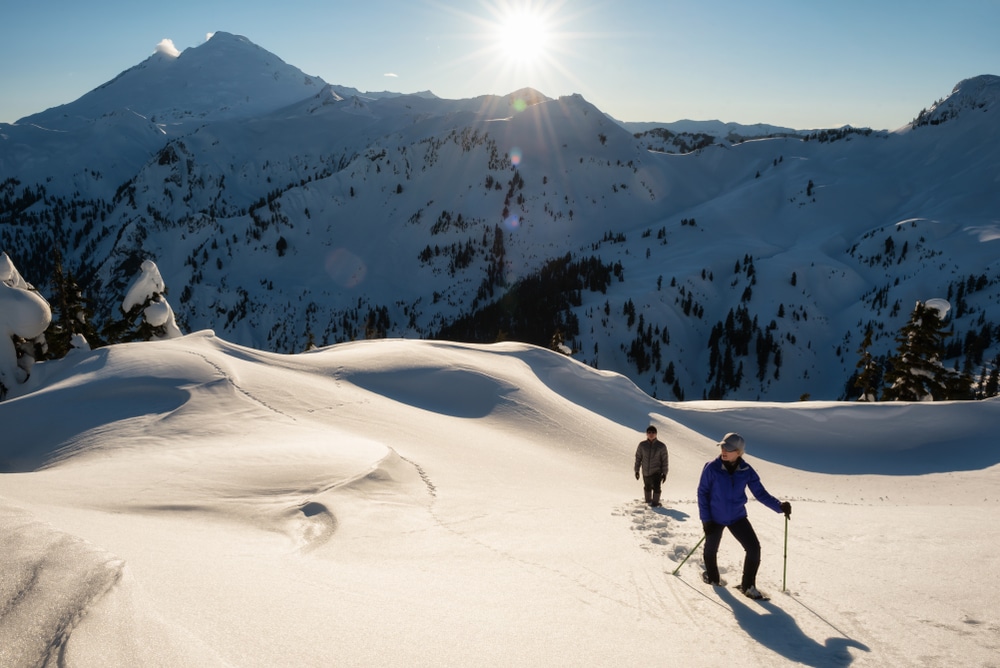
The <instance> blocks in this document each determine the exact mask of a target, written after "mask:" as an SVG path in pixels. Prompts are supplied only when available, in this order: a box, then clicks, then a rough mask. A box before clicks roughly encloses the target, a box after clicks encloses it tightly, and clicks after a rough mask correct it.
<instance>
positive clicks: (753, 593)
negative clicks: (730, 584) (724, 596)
mask: <svg viewBox="0 0 1000 668" xmlns="http://www.w3.org/2000/svg"><path fill="white" fill-rule="evenodd" d="M736 588H737V589H739V590H740V593H741V594H743V595H744V596H746V597H747V598H752V599H753V600H755V601H767V600H768V598H767V596H764V595H763V594H761V593H760V590H759V589H757V587H754V586H753V585H750V586H749V587H744V586H743V585H736Z"/></svg>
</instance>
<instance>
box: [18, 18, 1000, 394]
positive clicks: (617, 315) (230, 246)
mask: <svg viewBox="0 0 1000 668" xmlns="http://www.w3.org/2000/svg"><path fill="white" fill-rule="evenodd" d="M221 75H224V78H225V80H226V82H227V84H226V85H225V86H222V85H220V84H219V77H220V76H221ZM997 80H998V79H997V77H993V76H983V77H976V78H973V79H970V80H967V81H964V82H961V83H960V84H959V85H958V86H957V87H956V90H955V91H954V93H953V94H952V95H951V96H948V97H946V98H943V99H942V100H940V101H939V103H937V104H935V105H933V106H932V107H931V111H930V112H926V113H920V112H917V111H916V110H915V118H917V122H915V123H914V124H913V125H912V126H908V127H907V128H904V129H902V130H900V131H898V132H894V133H884V132H879V133H870V132H865V131H854V130H851V129H841V130H840V131H836V132H830V133H825V134H824V133H812V134H808V135H807V137H808V138H806V139H804V138H803V137H800V136H794V137H789V136H783V137H774V138H761V139H756V140H752V141H746V142H743V143H739V144H731V143H730V142H729V141H727V140H726V139H725V138H723V137H719V138H718V140H717V141H718V143H717V144H715V145H712V146H709V147H707V148H704V149H702V150H699V151H696V152H694V153H689V154H683V155H681V154H668V153H663V152H658V151H650V150H648V145H649V142H648V141H646V140H645V139H642V138H636V137H634V136H633V135H632V134H630V133H629V132H628V131H627V130H625V129H624V128H622V127H621V126H620V125H619V124H617V123H616V122H614V121H612V120H611V119H609V118H608V117H607V116H606V115H605V114H604V113H602V112H601V111H600V110H599V109H597V108H596V107H594V106H593V105H591V104H590V103H589V102H587V101H586V100H585V99H583V98H581V97H579V96H568V97H564V98H561V99H558V100H553V99H549V98H547V97H545V96H544V95H542V94H541V93H538V92H536V91H531V90H523V91H516V92H514V93H511V94H509V95H503V96H486V97H483V98H477V99H475V100H457V101H455V100H442V99H438V98H434V97H433V96H425V95H421V96H391V95H368V94H359V93H358V91H353V90H350V89H347V88H345V87H342V86H327V85H326V84H325V83H324V82H322V81H320V80H319V79H316V78H315V77H307V76H306V75H304V74H302V73H301V72H300V71H298V70H296V69H295V68H294V67H292V66H290V65H287V64H285V63H283V62H282V61H281V60H280V59H279V58H277V57H276V56H273V55H272V54H268V53H267V52H266V51H263V50H262V49H260V48H259V47H256V46H255V45H253V44H252V43H251V42H249V41H248V40H246V39H245V38H241V37H236V36H233V35H227V34H225V33H218V34H216V36H215V37H213V39H211V40H209V41H208V42H207V43H206V44H205V45H203V46H200V47H198V48H197V49H189V50H187V51H185V52H184V53H182V54H181V55H180V56H178V57H175V58H171V57H170V56H167V55H163V54H157V55H155V56H153V57H151V59H150V60H149V61H146V62H145V63H143V64H141V65H140V66H137V67H136V68H133V69H132V70H129V71H127V72H125V73H123V74H122V75H121V76H120V77H119V78H117V79H115V80H113V81H112V82H109V84H107V85H106V86H104V87H102V88H100V89H97V90H95V91H93V92H92V93H90V94H88V95H86V96H84V97H83V98H81V99H80V100H78V101H76V102H74V103H71V104H68V105H65V106H64V107H62V108H57V109H55V110H49V111H47V112H42V113H41V114H38V115H36V116H33V117H30V118H29V119H25V120H24V121H22V122H19V123H18V124H17V125H5V126H3V127H0V220H2V221H3V224H0V246H3V247H4V248H5V249H6V250H7V251H8V253H9V254H10V255H11V257H12V258H14V260H15V262H17V264H18V266H19V267H21V268H22V269H23V270H24V271H25V273H26V275H27V278H28V279H29V280H31V281H32V282H33V283H34V284H36V285H40V286H41V285H44V284H45V282H46V280H47V276H48V274H49V273H50V267H51V258H50V253H49V249H50V248H51V247H52V246H53V245H55V246H58V247H60V248H61V250H62V253H63V256H64V257H65V258H67V263H68V265H69V266H70V267H73V268H74V269H75V270H76V273H77V274H78V275H80V276H82V277H84V278H86V279H88V282H89V284H90V285H91V286H92V289H93V290H94V292H95V294H93V295H92V298H93V299H95V300H96V301H97V306H98V309H97V310H98V314H97V315H98V318H99V319H100V320H102V321H107V320H111V319H113V318H115V317H118V315H120V314H119V313H118V312H117V311H116V310H115V309H116V308H117V305H118V304H120V302H121V296H122V294H123V291H124V289H125V288H126V286H127V285H128V284H129V282H130V281H131V280H132V278H133V277H134V273H135V272H136V271H137V270H138V267H139V266H140V264H141V262H142V260H144V259H152V260H154V261H155V262H156V263H157V265H158V267H159V268H160V270H161V272H162V275H163V277H164V279H165V281H166V284H167V286H168V289H170V291H171V292H170V299H171V302H172V306H173V308H174V311H175V312H176V314H177V317H178V320H179V323H180V324H181V326H182V328H184V329H185V331H194V330H198V329H203V328H213V329H215V330H217V331H219V332H220V333H221V334H224V335H225V336H226V337H227V338H228V339H230V340H233V341H235V342H237V343H240V344H242V345H247V346H250V347H254V348H258V349H266V350H273V351H277V352H296V351H300V350H304V349H305V348H306V347H307V345H308V343H309V341H315V342H316V343H318V344H320V345H325V344H330V343H335V342H341V341H348V340H353V339H361V338H364V337H365V336H366V332H369V333H370V332H371V328H370V327H369V324H370V323H371V322H375V321H379V322H383V323H385V324H386V326H384V327H381V328H379V329H378V331H376V332H375V334H374V335H387V336H392V337H408V338H427V337H433V336H435V334H436V333H437V332H439V331H441V329H442V328H443V327H445V326H447V325H449V324H450V323H452V322H454V321H455V320H456V319H458V318H461V317H463V316H470V315H471V314H473V313H475V310H476V309H477V308H481V307H483V306H484V305H486V302H487V301H488V300H489V299H496V298H499V297H500V296H502V295H503V294H504V293H505V292H506V291H507V290H509V289H510V288H511V286H513V285H515V284H516V282H517V281H518V280H521V279H526V278H530V277H532V276H535V275H537V272H539V271H540V270H541V269H542V268H543V267H544V266H545V265H546V263H548V262H550V261H551V260H552V259H553V258H563V257H565V256H566V255H567V254H570V255H571V256H572V257H573V258H574V259H585V258H589V257H591V256H594V257H596V258H598V259H599V260H600V262H602V263H604V264H605V265H607V266H609V267H610V266H615V267H617V268H618V269H619V271H618V272H617V273H616V277H615V280H613V281H612V283H611V285H610V286H608V288H607V290H606V292H589V291H586V290H584V291H582V294H581V295H580V305H579V306H576V307H574V308H573V309H572V313H571V314H569V315H571V316H572V318H574V319H576V320H577V321H578V322H579V333H578V334H576V335H573V336H571V337H570V339H569V340H568V341H567V344H568V345H569V346H570V347H571V348H572V349H573V350H574V351H575V352H574V355H575V357H576V358H577V359H578V360H580V361H583V362H585V363H587V364H589V365H592V366H596V367H598V368H601V369H606V370H611V371H615V372H619V373H622V374H625V375H628V376H629V377H630V378H631V379H633V381H634V382H636V383H637V384H638V385H639V386H640V387H641V388H642V389H643V390H644V391H646V392H648V393H650V394H652V395H654V396H656V397H660V398H669V399H680V398H683V399H699V398H703V397H706V396H722V397H726V398H732V399H776V400H796V399H799V398H804V397H809V398H812V399H827V400H829V399H836V398H839V397H842V396H845V394H846V389H847V385H848V383H849V381H850V378H851V374H852V373H854V371H855V365H856V363H857V361H858V359H859V357H858V347H859V345H860V344H861V341H862V339H863V336H864V330H865V328H867V327H868V326H871V327H872V328H873V330H874V335H875V336H874V344H873V351H872V352H873V353H874V354H876V355H882V356H885V355H888V354H890V353H892V352H894V350H895V346H896V343H895V341H894V337H895V335H896V333H897V332H898V330H899V328H900V327H901V326H902V325H903V324H904V323H905V322H906V319H907V317H908V315H909V312H910V310H911V309H912V306H913V304H914V303H915V302H916V301H918V300H921V301H923V300H927V299H934V298H941V299H948V300H955V301H956V302H957V301H958V298H959V297H961V299H962V300H965V301H967V305H966V306H965V307H963V308H955V309H953V310H952V315H953V317H954V318H955V320H954V322H953V324H954V328H955V335H954V336H955V340H956V341H959V342H964V341H966V340H967V339H968V338H970V337H972V338H978V339H983V340H986V341H987V343H986V344H985V346H984V347H983V349H982V350H977V351H976V352H974V353H966V354H964V355H963V354H959V355H958V356H957V357H954V358H951V359H949V360H947V363H948V364H949V365H955V364H957V365H959V366H960V367H961V366H963V365H968V367H969V370H970V372H972V373H974V374H977V375H978V374H983V373H988V372H989V371H991V370H992V369H993V368H994V367H995V366H996V363H995V360H996V359H998V358H997V356H998V354H1000V344H998V343H997V341H1000V320H998V318H997V316H996V313H997V310H996V304H997V302H998V301H1000V266H998V265H997V262H996V258H997V250H996V249H997V241H998V239H1000V234H998V229H1000V228H998V224H1000V223H998V219H997V214H996V211H997V210H998V206H1000V195H998V192H1000V191H998V190H997V188H996V182H995V175H996V165H998V164H1000V142H998V141H995V138H996V137H997V134H998V130H1000V127H998V122H997V106H996V104H995V99H996V96H997V94H996V86H997V84H996V81H997ZM189 81H190V82H191V85H190V88H191V90H188V89H187V88H185V85H186V83H185V82H189ZM157 86H160V88H158V87H157ZM159 90H162V91H163V93H162V94H160V93H157V92H156V91H159ZM133 94H134V95H135V100H138V101H137V102H129V100H132V99H133V98H132V97H131V96H132V95H133ZM126 108H127V109H131V110H135V111H127V112H126V111H122V110H123V109H126ZM101 114H111V115H101ZM138 114H141V115H138ZM154 116H155V117H156V120H155V122H154ZM67 118H70V119H77V120H74V121H73V122H74V123H78V126H75V127H74V129H72V131H70V130H69V129H65V130H61V131H58V132H56V131H54V130H52V129H51V127H55V126H56V124H58V123H59V122H60V119H62V122H65V123H69V122H70V121H69V120H66V119H67ZM43 120H44V121H45V122H46V123H48V124H49V126H46V125H44V124H42V123H41V121H43ZM39 126H41V127H39ZM50 126H51V127H50ZM42 128H46V129H42ZM730 129H731V128H726V131H727V132H728V131H729V130H730ZM748 134H749V133H748ZM782 134H787V133H784V132H783V133H782ZM26 192H27V193H28V194H30V195H31V197H27V198H25V197H23V195H24V193H26ZM498 231H499V233H500V235H501V237H502V246H503V251H504V254H503V257H502V271H501V272H500V277H499V279H497V280H493V282H492V283H489V281H490V280H491V279H490V278H489V277H491V276H493V274H491V272H492V271H493V270H494V266H495V264H496V263H498V262H500V260H498V258H497V256H496V255H495V252H494V249H495V246H496V244H495V240H496V238H497V233H498ZM34 272H37V274H39V275H32V274H33V273H34ZM970 281H971V282H972V284H973V285H976V286H977V288H976V290H974V291H972V292H971V293H969V294H966V290H965V286H966V285H967V284H968V283H969V282H970ZM980 284H981V285H982V287H978V286H979V285H980ZM490 293H492V296H491V297H489V296H486V295H489V294H490ZM630 305H631V306H632V307H633V309H634V311H635V313H636V314H637V315H641V316H642V319H641V321H637V322H635V323H629V322H628V321H627V318H626V316H625V313H626V310H627V309H628V308H629V306H630ZM740 311H744V312H745V313H746V319H747V320H748V321H751V322H754V323H755V324H754V328H755V329H754V331H753V332H752V333H751V336H750V338H751V339H754V341H755V342H754V344H753V345H751V346H750V348H749V349H748V350H747V351H746V352H747V354H745V355H741V356H738V357H737V359H736V360H734V366H737V367H740V366H741V368H742V375H741V380H740V383H739V384H738V385H737V386H729V385H724V386H720V385H719V374H718V373H717V369H716V368H715V366H713V357H714V353H713V351H712V350H710V348H709V345H708V342H709V341H710V339H711V337H712V332H713V330H715V329H717V328H721V327H723V326H724V325H725V323H726V322H727V320H729V319H731V317H732V316H733V315H734V314H736V313H737V312H740ZM565 317H568V316H565ZM560 324H561V323H557V322H552V323H551V324H549V326H550V328H551V330H552V332H553V333H555V331H556V329H557V328H558V327H559V325H560ZM563 324H564V323H563ZM640 325H642V327H643V328H644V329H643V330H642V331H640V330H639V327H640ZM984 331H985V332H986V335H984V334H983V332H984ZM765 337H770V340H764V339H765ZM756 341H763V343H762V344H761V349H762V350H763V351H764V352H763V353H761V354H758V353H757V346H756ZM539 343H542V342H541V341H540V342H539ZM730 343H731V342H730ZM728 347H729V348H730V349H736V348H737V347H738V346H736V345H729V346H728ZM959 349H960V350H961V349H962V345H961V344H960V345H959ZM636 351H641V355H644V356H646V357H648V358H650V359H651V360H652V363H650V364H649V365H648V367H645V368H644V367H643V366H642V365H641V364H640V363H639V361H638V360H637V357H636Z"/></svg>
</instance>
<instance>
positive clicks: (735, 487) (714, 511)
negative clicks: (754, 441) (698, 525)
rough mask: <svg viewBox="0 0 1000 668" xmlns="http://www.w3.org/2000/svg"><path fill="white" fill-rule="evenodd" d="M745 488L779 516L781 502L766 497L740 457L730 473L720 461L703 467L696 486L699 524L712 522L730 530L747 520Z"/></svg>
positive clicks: (761, 486)
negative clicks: (743, 519) (731, 526)
mask: <svg viewBox="0 0 1000 668" xmlns="http://www.w3.org/2000/svg"><path fill="white" fill-rule="evenodd" d="M747 487H749V488H750V491H751V492H753V495H754V497H755V498H756V499H757V500H758V501H760V502H761V503H763V504H764V505H765V506H767V507H768V508H770V509H771V510H773V511H774V512H776V513H780V512H781V501H778V499H776V498H774V497H773V496H771V495H770V494H768V493H767V490H766V489H764V485H762V484H761V483H760V476H759V475H757V472H756V471H754V470H753V467H752V466H750V465H749V464H747V463H746V462H745V461H743V458H742V457H740V458H739V459H737V460H736V468H735V469H734V470H733V472H732V473H730V472H729V470H728V469H727V468H726V465H725V463H724V462H723V461H722V457H718V458H716V459H714V460H712V461H710V462H709V463H707V464H705V468H704V469H702V471H701V481H700V482H699V483H698V514H699V516H700V517H701V521H702V522H715V523H716V524H721V525H723V526H729V525H730V524H732V523H733V522H735V521H736V520H739V519H742V518H744V517H746V516H747V509H746V505H747Z"/></svg>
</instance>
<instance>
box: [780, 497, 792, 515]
mask: <svg viewBox="0 0 1000 668" xmlns="http://www.w3.org/2000/svg"><path fill="white" fill-rule="evenodd" d="M781 512H783V513H785V518H786V519H792V504H790V503H788V501H782V502H781Z"/></svg>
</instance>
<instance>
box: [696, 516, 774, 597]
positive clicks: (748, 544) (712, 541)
mask: <svg viewBox="0 0 1000 668" xmlns="http://www.w3.org/2000/svg"><path fill="white" fill-rule="evenodd" d="M726 528H728V529H729V533H731V534H733V537H734V538H736V540H738V541H739V543H740V545H742V546H743V549H744V550H746V553H747V555H746V558H744V560H743V582H742V585H743V586H744V587H751V586H753V587H756V586H757V569H758V568H760V541H759V540H758V539H757V534H756V533H754V530H753V527H752V526H750V520H749V519H747V518H746V517H744V518H743V519H740V520H736V521H735V522H733V523H732V524H730V525H729V526H728V527H724V526H722V525H721V524H717V525H716V527H715V529H714V530H712V532H711V533H709V534H706V535H705V572H706V573H708V578H709V579H710V580H712V581H713V582H717V581H718V580H719V562H718V554H719V544H720V543H722V534H723V532H724V529H726Z"/></svg>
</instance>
